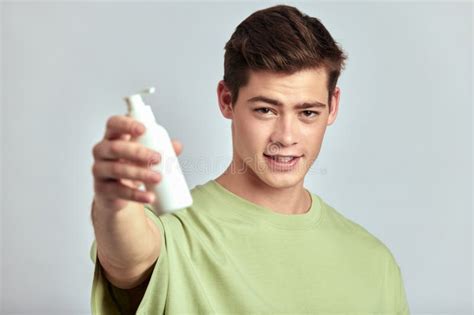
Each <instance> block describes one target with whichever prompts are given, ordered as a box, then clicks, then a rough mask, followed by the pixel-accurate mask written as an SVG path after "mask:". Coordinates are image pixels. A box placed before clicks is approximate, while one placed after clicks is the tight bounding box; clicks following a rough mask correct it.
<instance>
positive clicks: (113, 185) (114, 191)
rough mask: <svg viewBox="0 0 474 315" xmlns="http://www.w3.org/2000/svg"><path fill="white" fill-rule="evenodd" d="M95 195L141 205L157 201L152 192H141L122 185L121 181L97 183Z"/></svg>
mask: <svg viewBox="0 0 474 315" xmlns="http://www.w3.org/2000/svg"><path fill="white" fill-rule="evenodd" d="M94 190H95V193H97V194H100V195H101V196H102V198H106V199H110V200H113V199H125V200H132V201H137V202H141V203H151V202H153V201H154V200H155V194H154V193H153V192H151V191H141V190H139V189H133V188H130V187H127V186H125V185H122V184H121V183H120V182H119V181H115V180H109V181H96V182H95V184H94Z"/></svg>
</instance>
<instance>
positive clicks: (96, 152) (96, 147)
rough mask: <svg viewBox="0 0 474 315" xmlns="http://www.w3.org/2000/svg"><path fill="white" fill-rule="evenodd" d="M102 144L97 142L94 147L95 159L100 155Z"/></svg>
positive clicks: (93, 154)
mask: <svg viewBox="0 0 474 315" xmlns="http://www.w3.org/2000/svg"><path fill="white" fill-rule="evenodd" d="M100 144H101V142H99V143H97V144H95V145H94V147H93V148H92V156H93V157H94V158H95V159H96V158H97V157H98V156H99V152H100V147H101V145H100Z"/></svg>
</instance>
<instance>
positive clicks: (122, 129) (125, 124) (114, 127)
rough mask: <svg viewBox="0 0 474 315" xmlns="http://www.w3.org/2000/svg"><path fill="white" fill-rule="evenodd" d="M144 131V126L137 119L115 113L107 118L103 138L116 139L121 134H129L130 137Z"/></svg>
mask: <svg viewBox="0 0 474 315" xmlns="http://www.w3.org/2000/svg"><path fill="white" fill-rule="evenodd" d="M144 131H145V126H144V125H143V124H142V123H140V122H139V121H137V120H135V119H133V118H131V117H129V116H124V115H115V116H112V117H110V118H109V119H108V120H107V124H106V130H105V135H104V139H108V140H113V139H118V138H120V137H121V136H122V135H123V134H130V135H132V137H136V136H139V135H141V134H142V133H143V132H144Z"/></svg>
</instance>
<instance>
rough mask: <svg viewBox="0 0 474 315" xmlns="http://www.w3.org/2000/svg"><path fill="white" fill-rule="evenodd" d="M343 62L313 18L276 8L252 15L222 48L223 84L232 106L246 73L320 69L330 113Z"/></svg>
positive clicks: (281, 7) (334, 46) (327, 35)
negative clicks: (332, 97)
mask: <svg viewBox="0 0 474 315" xmlns="http://www.w3.org/2000/svg"><path fill="white" fill-rule="evenodd" d="M346 59H347V55H346V54H345V53H344V52H343V51H342V50H341V48H339V46H338V44H337V43H336V42H335V41H334V39H333V38H332V37H331V35H330V34H329V32H328V31H327V29H326V28H325V27H324V25H323V24H322V23H321V22H320V21H319V20H318V19H317V18H314V17H310V16H308V15H306V14H303V13H301V12H300V11H299V10H298V9H296V8H295V7H291V6H287V5H276V6H273V7H269V8H266V9H263V10H259V11H256V12H254V13H253V14H251V15H250V16H249V17H247V18H246V19H245V20H244V21H242V22H241V23H240V24H239V25H238V26H237V28H236V29H235V31H234V33H233V34H232V36H231V38H230V39H229V41H228V42H227V43H226V45H225V54H224V82H225V84H226V86H227V87H228V88H229V90H230V91H231V94H232V106H234V105H235V103H236V102H237V99H238V96H239V89H240V87H242V86H245V85H246V84H247V83H248V80H249V70H252V71H258V70H270V71H275V72H283V73H287V74H292V73H294V72H297V71H300V70H305V69H309V68H315V69H318V68H321V67H323V68H324V69H325V70H326V73H327V75H328V82H327V88H328V92H329V97H328V102H329V110H331V103H330V102H331V96H332V93H333V92H334V89H335V87H336V83H337V79H338V78H339V75H340V73H341V71H342V70H343V69H344V66H345V60H346Z"/></svg>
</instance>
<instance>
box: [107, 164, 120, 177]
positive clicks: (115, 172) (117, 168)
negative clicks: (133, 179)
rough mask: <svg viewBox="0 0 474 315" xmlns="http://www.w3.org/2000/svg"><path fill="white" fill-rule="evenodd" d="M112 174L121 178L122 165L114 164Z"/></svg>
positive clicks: (111, 167) (111, 169) (111, 168)
mask: <svg viewBox="0 0 474 315" xmlns="http://www.w3.org/2000/svg"><path fill="white" fill-rule="evenodd" d="M110 173H112V175H113V176H116V177H118V176H120V175H121V174H122V165H121V163H112V165H111V166H110Z"/></svg>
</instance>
